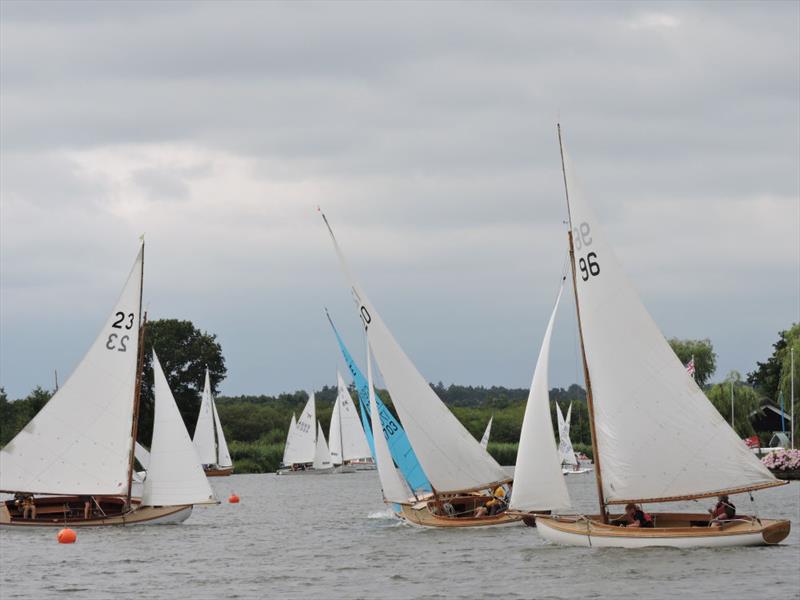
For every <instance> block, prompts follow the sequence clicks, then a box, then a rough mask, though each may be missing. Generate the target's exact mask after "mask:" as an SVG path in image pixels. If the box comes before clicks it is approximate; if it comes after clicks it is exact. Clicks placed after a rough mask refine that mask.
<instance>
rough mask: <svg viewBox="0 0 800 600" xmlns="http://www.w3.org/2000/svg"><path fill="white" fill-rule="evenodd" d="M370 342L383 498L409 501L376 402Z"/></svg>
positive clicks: (373, 411)
mask: <svg viewBox="0 0 800 600" xmlns="http://www.w3.org/2000/svg"><path fill="white" fill-rule="evenodd" d="M370 354H371V352H370V347H369V342H368V343H367V383H368V386H367V387H368V388H369V418H370V423H371V424H372V431H373V432H374V438H375V463H376V466H377V468H378V478H379V479H380V481H381V489H382V490H383V499H384V501H385V502H408V501H409V498H411V497H412V494H411V491H410V490H409V488H408V485H407V484H406V482H405V480H404V479H403V477H402V475H400V473H399V471H398V470H397V467H396V466H395V465H394V461H393V460H392V453H391V451H390V450H389V443H388V442H387V441H386V435H385V434H384V433H383V424H382V423H381V417H380V415H379V414H378V403H377V402H375V387H374V385H373V379H372V357H371V356H370Z"/></svg>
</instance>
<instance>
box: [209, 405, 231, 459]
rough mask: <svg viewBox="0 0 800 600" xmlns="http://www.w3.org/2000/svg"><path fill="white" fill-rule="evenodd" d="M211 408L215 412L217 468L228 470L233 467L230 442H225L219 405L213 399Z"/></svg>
mask: <svg viewBox="0 0 800 600" xmlns="http://www.w3.org/2000/svg"><path fill="white" fill-rule="evenodd" d="M211 408H212V409H213V410H214V427H215V428H216V431H217V466H220V467H223V468H227V467H232V466H233V460H231V453H230V452H229V451H228V442H226V441H225V432H223V431H222V423H220V421H219V413H218V412H217V403H216V402H214V398H211Z"/></svg>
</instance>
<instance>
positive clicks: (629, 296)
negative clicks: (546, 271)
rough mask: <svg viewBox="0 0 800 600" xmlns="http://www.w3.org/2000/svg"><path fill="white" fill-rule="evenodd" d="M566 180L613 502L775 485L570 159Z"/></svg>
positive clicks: (606, 482)
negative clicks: (630, 268)
mask: <svg viewBox="0 0 800 600" xmlns="http://www.w3.org/2000/svg"><path fill="white" fill-rule="evenodd" d="M565 177H566V181H567V189H568V192H569V209H570V227H571V228H572V232H573V243H574V248H575V258H574V260H575V269H576V273H575V277H576V281H577V298H578V305H579V307H580V316H581V323H582V330H583V342H584V350H585V353H586V362H587V364H588V369H589V377H590V383H591V388H592V392H593V398H594V421H595V432H596V434H597V436H596V444H597V453H598V455H599V457H596V458H595V463H596V464H597V463H598V460H597V458H599V459H600V460H599V466H600V468H601V469H602V481H603V491H604V495H605V499H606V501H607V502H618V503H623V502H625V501H628V500H656V499H668V498H675V497H687V496H688V497H699V496H706V495H715V494H716V493H717V492H724V491H732V490H735V489H740V488H752V487H762V486H763V487H766V486H769V485H773V484H775V483H776V480H775V478H774V477H773V476H772V474H771V473H770V472H769V471H768V470H767V469H766V467H764V466H763V465H762V464H761V462H760V461H759V460H758V459H757V458H756V457H755V456H754V455H753V453H752V452H750V450H749V449H748V448H747V447H746V446H745V445H744V444H743V443H742V441H741V439H739V436H738V435H737V434H736V433H735V432H734V431H733V430H732V429H731V428H730V426H729V425H728V424H727V423H726V422H725V419H723V418H722V416H721V415H720V414H719V412H718V411H717V409H715V408H714V406H713V405H712V404H711V402H709V400H708V399H707V398H706V396H705V394H703V392H702V390H700V388H699V387H698V386H697V384H696V383H695V381H694V380H693V379H692V377H690V376H689V375H688V374H687V372H686V369H685V368H684V366H683V365H682V364H681V363H680V361H679V360H678V358H677V356H675V353H674V352H673V351H672V349H671V348H670V346H669V344H668V343H667V341H666V340H665V339H664V336H663V335H662V334H661V332H660V331H659V329H658V327H657V326H656V324H655V323H654V322H653V319H652V318H651V317H650V315H649V314H648V312H647V310H646V309H645V307H644V305H643V304H642V302H641V300H640V299H639V297H638V295H637V293H636V291H635V290H634V289H633V287H632V285H631V284H630V282H629V281H628V278H627V277H626V276H625V273H624V272H623V270H622V267H621V266H620V264H619V262H618V261H617V258H616V257H615V255H614V252H613V251H612V249H611V246H610V245H609V244H608V242H607V241H606V237H605V235H604V232H603V229H602V227H601V225H600V223H599V222H598V220H597V218H596V217H595V215H594V213H593V212H592V210H591V209H590V207H589V205H588V203H587V202H586V201H585V199H584V197H583V195H582V194H581V192H580V190H579V189H578V186H577V182H576V181H575V177H574V175H573V169H572V165H571V163H570V162H569V161H568V160H567V157H566V155H565ZM653 268H654V269H655V270H656V271H658V268H657V266H654V267H653Z"/></svg>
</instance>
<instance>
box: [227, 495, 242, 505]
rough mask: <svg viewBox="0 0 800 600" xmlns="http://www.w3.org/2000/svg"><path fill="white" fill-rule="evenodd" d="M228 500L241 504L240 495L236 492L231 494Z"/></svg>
mask: <svg viewBox="0 0 800 600" xmlns="http://www.w3.org/2000/svg"><path fill="white" fill-rule="evenodd" d="M228 502H230V503H231V504H239V496H237V495H236V494H231V495H230V498H228Z"/></svg>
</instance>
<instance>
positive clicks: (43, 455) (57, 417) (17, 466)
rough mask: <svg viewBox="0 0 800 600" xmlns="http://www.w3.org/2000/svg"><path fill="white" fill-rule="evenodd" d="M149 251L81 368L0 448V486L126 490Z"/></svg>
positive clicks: (65, 491)
mask: <svg viewBox="0 0 800 600" xmlns="http://www.w3.org/2000/svg"><path fill="white" fill-rule="evenodd" d="M143 257H144V244H142V245H141V247H140V249H139V253H138V255H137V256H136V260H135V261H134V263H133V268H132V269H131V271H130V273H129V274H128V279H127V281H126V283H125V286H124V287H123V288H122V293H121V294H120V296H119V299H118V300H117V302H116V304H115V305H114V308H113V310H112V311H111V314H110V315H109V317H108V318H107V319H106V321H105V324H104V325H103V328H102V329H101V330H100V333H99V335H98V336H97V338H96V339H95V341H94V342H93V343H92V345H91V347H90V348H89V351H88V352H87V353H86V355H85V356H84V357H83V360H81V362H80V364H78V366H77V368H76V369H75V371H74V372H73V373H72V375H71V376H70V377H69V379H67V381H66V383H64V385H63V386H61V388H60V389H59V390H58V391H57V392H56V393H55V394H54V395H53V397H52V398H51V399H50V401H49V402H48V403H47V404H45V406H44V407H43V408H42V410H41V411H39V413H38V414H37V415H36V416H35V417H34V418H33V420H31V422H30V423H28V425H27V426H26V427H25V428H24V429H23V430H22V431H20V432H19V433H18V434H17V435H16V437H14V439H13V440H11V441H10V442H9V443H8V444H7V445H6V446H5V447H4V448H3V449H2V450H0V491H4V492H16V491H23V492H31V493H45V494H48V493H49V494H86V495H98V496H99V495H104V494H107V495H121V494H126V493H127V489H128V466H129V461H130V453H131V422H132V420H133V402H134V388H135V382H136V363H137V358H138V349H139V326H140V306H141V284H142V263H143Z"/></svg>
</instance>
